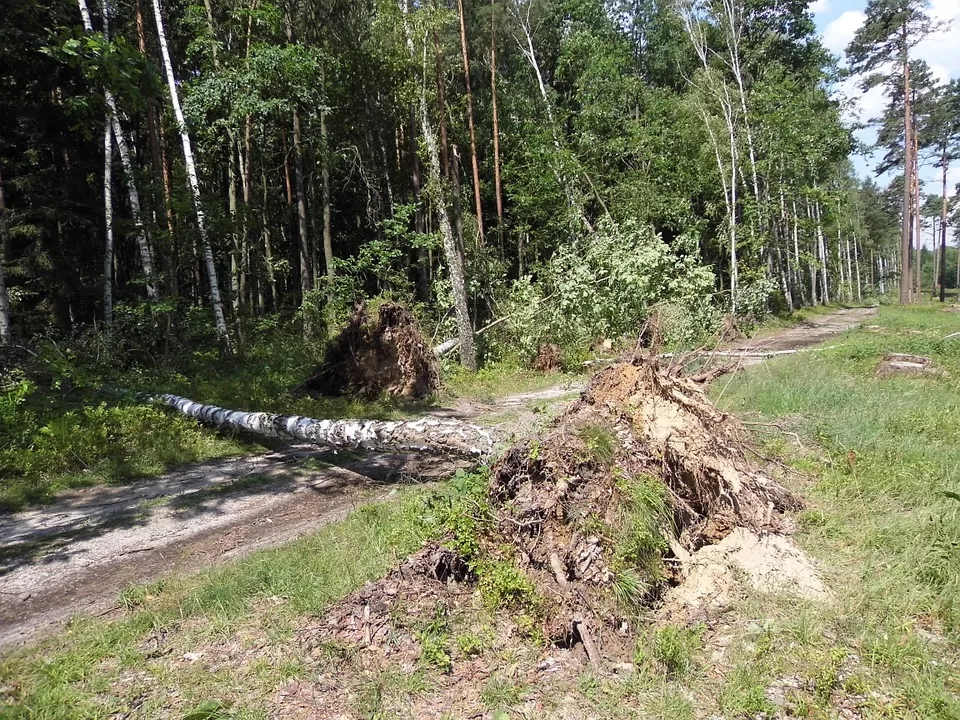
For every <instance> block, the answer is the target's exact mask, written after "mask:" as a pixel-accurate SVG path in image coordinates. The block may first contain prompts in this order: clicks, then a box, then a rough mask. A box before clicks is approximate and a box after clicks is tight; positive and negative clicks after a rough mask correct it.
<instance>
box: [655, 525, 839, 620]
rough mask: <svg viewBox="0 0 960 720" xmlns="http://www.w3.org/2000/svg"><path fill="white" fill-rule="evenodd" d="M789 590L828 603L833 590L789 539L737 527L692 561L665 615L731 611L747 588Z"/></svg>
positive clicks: (666, 605)
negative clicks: (743, 584) (742, 586)
mask: <svg viewBox="0 0 960 720" xmlns="http://www.w3.org/2000/svg"><path fill="white" fill-rule="evenodd" d="M744 581H745V584H746V585H747V586H748V587H751V588H753V589H754V590H759V591H761V592H770V593H780V592H788V593H790V594H792V595H795V596H797V597H801V598H805V599H807V600H815V601H827V600H829V599H830V598H831V596H832V594H831V592H830V590H829V589H828V588H827V587H826V585H824V584H823V581H822V580H821V579H820V577H819V576H818V574H817V571H816V568H815V567H814V566H813V564H812V563H811V562H810V560H809V559H808V558H807V556H806V555H804V553H803V552H802V551H801V550H800V549H799V548H797V547H796V545H794V544H793V541H792V540H790V538H789V537H786V536H784V535H764V536H760V535H757V534H756V533H753V532H751V531H750V530H747V529H745V528H737V529H735V530H734V531H733V532H732V533H730V534H729V535H727V536H726V537H725V538H724V539H723V540H721V541H720V542H719V543H717V544H716V545H707V546H705V547H702V548H700V550H698V551H697V552H695V553H694V554H693V555H692V556H691V557H690V558H689V559H688V560H687V562H686V578H685V580H684V581H683V583H681V584H680V585H678V586H676V587H673V588H670V590H669V591H668V592H667V595H666V598H665V602H664V606H663V608H662V609H661V611H660V614H661V615H663V616H665V617H669V616H672V615H677V614H678V615H680V616H681V617H684V616H687V615H690V614H693V615H697V614H700V613H701V612H702V611H704V610H710V609H722V608H725V607H727V606H728V605H729V604H730V602H731V601H732V600H733V599H734V598H735V597H736V596H737V594H738V593H739V591H740V590H741V583H742V582H744Z"/></svg>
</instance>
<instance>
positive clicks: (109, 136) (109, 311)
mask: <svg viewBox="0 0 960 720" xmlns="http://www.w3.org/2000/svg"><path fill="white" fill-rule="evenodd" d="M111 128H112V124H111V122H110V115H109V113H108V114H107V116H106V118H105V119H104V123H103V215H104V220H105V226H106V233H105V235H104V239H103V326H104V327H105V328H109V327H110V326H111V325H113V130H112V129H111Z"/></svg>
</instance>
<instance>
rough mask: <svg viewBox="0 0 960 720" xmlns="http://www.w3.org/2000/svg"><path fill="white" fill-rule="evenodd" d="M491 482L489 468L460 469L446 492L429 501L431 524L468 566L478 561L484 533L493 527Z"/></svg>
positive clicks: (445, 489)
mask: <svg viewBox="0 0 960 720" xmlns="http://www.w3.org/2000/svg"><path fill="white" fill-rule="evenodd" d="M489 480H490V472H489V470H488V469H487V468H483V469H481V470H479V471H476V472H471V473H467V472H464V471H462V470H458V471H457V473H456V475H454V476H453V478H452V479H451V480H450V481H449V483H448V484H447V486H446V487H445V488H444V490H443V491H441V492H438V493H436V494H434V495H431V496H430V497H429V498H428V499H427V501H426V502H427V508H426V510H427V518H428V522H430V523H431V524H433V525H434V526H435V527H436V528H437V530H438V533H439V534H440V535H442V536H444V537H445V538H447V544H448V545H449V546H450V548H451V549H452V550H454V551H455V552H456V553H457V555H459V556H460V557H461V558H462V559H463V560H464V561H466V562H468V563H474V562H476V561H478V560H479V558H480V555H481V552H480V551H481V546H480V541H481V539H482V534H483V532H484V531H485V530H487V529H489V528H490V527H491V526H492V524H493V518H492V515H491V510H490V503H489V501H488V499H487V484H488V482H489Z"/></svg>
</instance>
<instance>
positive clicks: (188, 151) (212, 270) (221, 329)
mask: <svg viewBox="0 0 960 720" xmlns="http://www.w3.org/2000/svg"><path fill="white" fill-rule="evenodd" d="M81 1H82V0H81ZM153 12H154V14H155V15H156V18H157V38H158V39H159V41H160V54H161V55H162V57H163V67H164V70H165V71H166V75H167V85H168V87H169V88H170V104H171V105H172V106H173V115H174V117H175V118H176V120H177V125H178V126H179V129H180V140H181V142H182V144H183V161H184V165H185V166H186V169H187V182H188V183H189V185H190V195H191V196H192V198H193V206H194V209H195V211H196V213H197V226H198V228H199V230H200V237H201V238H202V242H203V262H204V266H205V268H206V272H207V282H208V283H209V285H210V304H211V305H212V306H213V321H214V325H215V326H216V329H217V334H218V335H219V336H220V339H221V341H222V342H223V344H224V347H225V348H226V350H227V352H230V351H231V350H232V347H231V343H230V331H229V330H228V329H227V321H226V318H225V317H224V314H223V302H222V301H221V299H220V283H219V282H218V281H217V266H216V263H215V262H214V260H213V248H212V247H211V246H210V235H209V233H208V230H207V223H206V219H205V218H204V214H203V206H202V204H201V202H200V180H199V179H198V177H197V165H196V163H195V162H194V159H193V144H192V143H191V142H190V134H189V132H187V123H186V120H185V119H184V117H183V108H182V107H181V106H180V95H179V92H178V91H177V79H176V76H175V75H174V74H173V63H172V62H171V60H170V49H169V47H168V46H167V36H166V33H165V32H164V29H163V12H162V11H161V9H160V0H153Z"/></svg>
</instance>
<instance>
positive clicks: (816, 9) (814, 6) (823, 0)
mask: <svg viewBox="0 0 960 720" xmlns="http://www.w3.org/2000/svg"><path fill="white" fill-rule="evenodd" d="M830 8H831V5H830V0H813V2H812V3H810V12H811V13H813V14H814V15H824V14H826V13H828V12H830Z"/></svg>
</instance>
